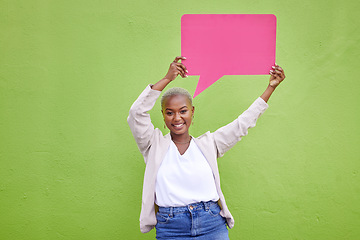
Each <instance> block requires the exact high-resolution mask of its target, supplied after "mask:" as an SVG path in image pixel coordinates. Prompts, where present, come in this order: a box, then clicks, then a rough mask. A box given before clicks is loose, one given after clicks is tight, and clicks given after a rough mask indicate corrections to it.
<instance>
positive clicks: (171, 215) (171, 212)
mask: <svg viewBox="0 0 360 240" xmlns="http://www.w3.org/2000/svg"><path fill="white" fill-rule="evenodd" d="M173 209H174V207H170V214H169V215H170V217H173Z"/></svg>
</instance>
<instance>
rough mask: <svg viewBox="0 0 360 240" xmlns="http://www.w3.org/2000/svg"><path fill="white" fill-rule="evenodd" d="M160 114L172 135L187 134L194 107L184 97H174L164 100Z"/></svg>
mask: <svg viewBox="0 0 360 240" xmlns="http://www.w3.org/2000/svg"><path fill="white" fill-rule="evenodd" d="M162 113H163V116H164V121H165V124H166V126H167V127H168V128H169V130H170V132H171V133H172V134H176V135H182V134H188V132H189V127H190V125H191V120H192V117H193V115H194V107H193V106H192V105H191V103H190V100H189V99H188V98H187V97H186V96H184V95H175V96H171V97H168V98H166V99H165V100H164V103H163V108H162Z"/></svg>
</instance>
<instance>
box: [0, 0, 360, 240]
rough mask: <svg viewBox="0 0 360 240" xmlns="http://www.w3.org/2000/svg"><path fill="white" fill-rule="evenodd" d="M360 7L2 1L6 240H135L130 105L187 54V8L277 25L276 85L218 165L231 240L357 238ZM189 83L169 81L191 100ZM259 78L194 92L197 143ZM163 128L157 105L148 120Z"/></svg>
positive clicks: (1, 193)
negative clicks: (279, 75)
mask: <svg viewBox="0 0 360 240" xmlns="http://www.w3.org/2000/svg"><path fill="white" fill-rule="evenodd" d="M359 10H360V4H359V2H358V1H346V0H345V1H329V0H327V1H325V0H321V1H309V0H303V1H289V0H283V1H244V0H233V1H209V0H207V1H205V0H203V1H189V0H183V1H169V0H168V1H165V0H163V1H145V0H141V1H133V2H131V1H114V0H106V1H100V0H87V1H85V0H74V1H60V0H48V1H45V0H33V1H26V0H1V1H0V29H1V30H0V158H1V159H0V239H2V240H49V239H50V240H60V239H74V240H83V239H84V240H92V239H94V240H95V239H107V240H112V239H114V240H115V239H154V237H155V232H154V231H152V232H151V233H149V234H141V233H140V231H139V222H138V219H139V214H140V205H141V191H142V181H143V180H142V179H143V173H144V169H145V165H144V163H143V159H142V157H141V154H140V153H139V152H138V150H137V147H136V144H135V141H134V140H133V137H132V135H131V132H130V130H129V128H128V125H127V123H126V117H127V114H128V110H129V108H130V106H131V104H132V102H133V101H134V100H135V99H136V97H137V96H138V95H139V94H140V92H141V91H142V90H143V89H144V88H145V86H146V85H147V84H149V83H155V82H156V81H157V80H159V79H160V78H162V77H163V76H164V75H165V73H166V71H167V69H168V66H169V64H170V62H171V61H172V60H173V58H174V57H175V56H177V55H179V54H180V53H181V49H180V18H181V16H182V15H183V14H185V13H229V14H238V13H264V14H265V13H266V14H267V13H271V14H275V15H276V16H277V20H278V35H277V57H276V59H277V63H278V64H280V65H281V66H283V68H284V69H285V71H286V76H287V78H286V80H285V82H284V83H283V84H281V86H280V87H279V88H278V89H277V90H276V92H275V94H274V95H273V96H272V98H271V99H270V101H269V104H270V108H269V109H268V110H267V112H266V113H265V114H264V115H263V116H262V117H261V119H260V120H259V122H258V125H257V126H256V128H254V129H251V130H250V133H249V136H247V137H246V138H244V139H243V140H242V141H241V142H240V143H239V144H238V145H236V147H234V148H233V149H232V150H231V151H230V152H228V153H227V154H226V155H225V156H224V157H223V158H222V159H220V160H219V167H220V174H221V175H222V178H221V181H222V188H223V191H224V194H225V196H226V198H227V202H228V205H229V208H230V210H231V212H232V214H233V215H234V217H235V221H236V224H235V227H234V228H233V229H232V230H230V237H231V239H243V240H246V239H249V240H250V239H251V240H267V239H268V240H273V239H283V240H288V239H304V240H319V239H324V240H329V239H331V240H332V239H334V240H339V239H346V240H355V239H359V236H360V228H359V226H360V207H359V206H360V184H359V183H360V182H359V180H360V178H359V175H360V173H359V166H360V147H359V143H360V141H359V135H360V128H359V126H358V124H359V123H360V113H359V110H360V109H359V103H360V101H359V100H360V95H359V87H360V81H359V79H358V77H357V76H359V72H358V71H359V67H358V66H359V60H360V59H359V55H360V50H359V42H360V34H359V24H360V21H359V17H358V13H359V12H360V11H359ZM197 80H198V77H196V76H192V77H189V78H188V79H186V80H182V79H180V78H179V79H177V80H176V82H175V83H173V84H172V85H173V86H182V87H186V88H188V89H189V90H190V91H191V92H194V90H195V87H196V83H197ZM267 81H268V76H225V77H223V78H221V80H220V81H218V82H217V83H215V84H214V85H212V86H211V87H210V88H208V89H207V90H206V91H205V92H203V93H201V94H200V95H199V96H198V97H196V98H195V101H194V102H195V106H196V112H195V122H194V126H193V127H192V129H191V133H192V134H193V135H194V136H198V135H200V134H202V133H203V132H205V131H207V130H211V131H213V130H215V129H217V128H218V127H220V126H222V125H224V124H226V123H228V122H230V121H232V120H233V119H234V118H235V117H236V116H237V115H238V114H240V113H241V112H242V111H243V110H245V109H246V108H247V107H248V106H249V105H250V104H251V103H252V101H253V100H254V99H255V98H257V97H258V96H259V95H260V94H261V93H262V91H263V90H264V89H265V87H266V85H267ZM152 116H153V122H154V124H155V126H156V127H159V128H161V129H163V122H162V117H161V115H160V108H159V103H157V104H156V107H155V109H154V110H153V111H152Z"/></svg>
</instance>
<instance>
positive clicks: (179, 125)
mask: <svg viewBox="0 0 360 240" xmlns="http://www.w3.org/2000/svg"><path fill="white" fill-rule="evenodd" d="M182 125H183V123H181V124H178V125H175V124H174V126H175V127H181V126H182Z"/></svg>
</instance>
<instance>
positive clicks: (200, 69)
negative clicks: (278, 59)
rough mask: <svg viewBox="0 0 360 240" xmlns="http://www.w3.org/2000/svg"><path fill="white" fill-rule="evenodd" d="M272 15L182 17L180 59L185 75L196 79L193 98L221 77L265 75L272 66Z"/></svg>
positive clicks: (274, 18) (274, 20)
mask: <svg viewBox="0 0 360 240" xmlns="http://www.w3.org/2000/svg"><path fill="white" fill-rule="evenodd" d="M275 48H276V16H275V15H273V14H185V15H183V16H182V17H181V55H182V56H185V57H186V60H183V61H182V62H183V63H184V65H185V66H186V68H187V70H188V71H189V73H188V75H200V78H199V82H198V84H197V87H196V90H195V93H194V97H196V96H197V95H199V94H200V93H201V92H202V91H204V90H205V89H206V88H208V87H209V86H210V85H211V84H213V83H215V82H216V81H217V80H218V79H219V78H221V77H222V76H224V75H263V74H269V70H270V69H271V66H272V65H274V63H275Z"/></svg>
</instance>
